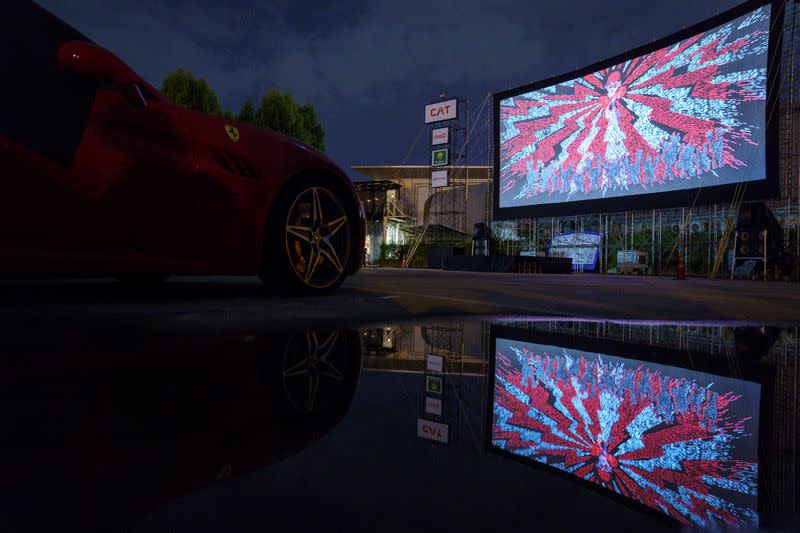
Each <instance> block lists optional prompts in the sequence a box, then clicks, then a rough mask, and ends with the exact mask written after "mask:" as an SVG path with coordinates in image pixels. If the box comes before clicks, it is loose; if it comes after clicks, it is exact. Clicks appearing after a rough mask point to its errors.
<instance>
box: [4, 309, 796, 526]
mask: <svg viewBox="0 0 800 533" xmlns="http://www.w3.org/2000/svg"><path fill="white" fill-rule="evenodd" d="M0 349H1V351H2V353H3V354H4V358H3V363H2V364H3V368H2V372H1V373H0V375H2V377H1V378H0V379H2V382H3V385H2V390H3V391H4V396H5V401H4V402H2V405H3V408H2V413H3V418H4V421H5V428H6V431H5V432H4V433H3V437H2V449H3V451H4V453H3V457H4V460H3V465H2V468H3V472H4V474H3V476H1V478H2V481H1V482H0V487H2V488H1V489H0V490H2V492H3V502H4V503H3V506H4V509H3V511H2V514H3V515H4V516H6V517H8V518H7V520H5V523H7V524H8V526H9V528H10V529H11V530H20V529H39V530H41V529H46V528H52V527H57V528H63V527H64V525H65V524H69V525H70V526H74V528H78V529H85V528H93V527H101V528H105V529H108V528H114V529H119V528H131V527H136V528H138V529H140V530H142V531H150V530H191V531H197V530H221V529H225V530H228V529H247V530H253V529H261V530H288V529H291V530H297V529H301V530H302V529H321V528H323V529H342V530H348V531H351V530H375V529H377V528H381V529H383V528H386V527H388V528H389V529H426V530H428V529H442V528H447V529H456V528H458V529H466V530H474V529H491V530H497V529H499V528H501V527H517V528H519V527H526V528H530V527H531V525H532V524H535V525H536V527H540V526H543V527H547V528H553V529H555V528H559V529H560V530H563V529H565V528H566V529H569V530H578V529H583V528H594V529H596V528H598V527H601V528H602V529H610V528H612V527H613V528H614V529H620V530H634V529H636V528H648V529H650V530H652V529H674V528H676V527H681V526H698V527H703V528H706V527H736V528H743V529H755V528H762V529H764V528H778V527H791V526H792V525H793V524H794V525H796V524H797V501H798V492H797V489H798V487H797V483H798V481H797V480H798V474H799V473H798V470H797V468H798V467H797V456H798V444H797V434H798V427H797V422H798V389H797V381H798V328H797V327H794V326H791V327H787V326H786V325H781V326H770V325H762V324H741V323H739V324H726V323H680V324H677V323H649V322H618V321H599V320H596V321H581V320H564V319H558V320H556V319H542V318H537V319H524V318H508V317H507V318H503V319H492V320H466V321H464V320H438V321H426V322H422V323H413V322H411V323H405V324H386V325H383V324H381V325H374V326H364V327H357V326H354V327H353V328H351V329H319V330H302V329H283V330H277V331H276V330H270V329H269V328H263V329H260V330H258V329H249V330H246V331H245V330H243V331H237V332H229V331H226V332H225V333H220V332H215V331H213V330H211V329H209V328H203V329H202V330H201V329H200V328H198V331H196V332H191V334H190V333H189V332H187V331H183V330H182V331H181V332H180V334H176V333H170V332H167V331H164V330H158V329H149V328H148V327H146V326H145V325H142V324H140V325H136V324H135V323H131V324H128V325H124V326H123V325H117V326H113V327H112V326H109V327H104V328H103V329H97V328H93V327H92V325H91V324H89V323H81V322H77V323H73V324H71V325H69V326H66V325H65V326H64V327H61V328H59V327H53V324H48V325H47V328H46V330H45V329H44V328H43V329H42V330H41V331H37V329H36V327H34V326H31V327H20V328H17V329H15V330H13V331H7V332H4V334H3V336H2V341H0ZM601 524H603V525H601ZM70 528H72V527H70Z"/></svg>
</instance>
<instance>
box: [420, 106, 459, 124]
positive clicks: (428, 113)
mask: <svg viewBox="0 0 800 533" xmlns="http://www.w3.org/2000/svg"><path fill="white" fill-rule="evenodd" d="M457 116H458V101H456V100H448V101H446V102H438V103H436V104H430V105H426V106H425V124H430V123H431V122H441V121H443V120H453V119H455V118H456V117H457Z"/></svg>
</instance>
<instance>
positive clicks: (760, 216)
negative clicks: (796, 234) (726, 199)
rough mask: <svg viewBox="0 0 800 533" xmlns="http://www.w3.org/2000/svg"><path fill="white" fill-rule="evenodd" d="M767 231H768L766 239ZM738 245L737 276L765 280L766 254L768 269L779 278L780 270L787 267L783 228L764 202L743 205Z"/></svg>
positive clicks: (740, 210)
mask: <svg viewBox="0 0 800 533" xmlns="http://www.w3.org/2000/svg"><path fill="white" fill-rule="evenodd" d="M764 231H766V232H767V233H766V238H765V235H764ZM735 242H736V248H735V249H734V251H733V255H734V259H733V274H734V275H735V276H737V277H761V276H762V275H763V274H764V265H763V262H764V257H765V254H766V258H767V266H768V270H769V271H770V272H772V271H773V270H774V271H775V275H776V276H778V275H779V273H778V271H783V270H785V268H786V267H787V265H784V263H785V262H786V261H785V260H786V257H784V256H785V254H784V253H783V228H781V225H780V223H779V222H778V219H777V218H775V215H773V214H772V211H770V210H769V208H768V207H767V206H766V205H765V204H764V203H763V202H748V203H746V204H742V205H741V207H740V208H739V217H738V219H737V221H736V241H735ZM773 267H774V268H773ZM770 275H771V274H770Z"/></svg>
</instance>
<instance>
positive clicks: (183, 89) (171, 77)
mask: <svg viewBox="0 0 800 533" xmlns="http://www.w3.org/2000/svg"><path fill="white" fill-rule="evenodd" d="M161 94H162V95H164V97H165V98H166V99H167V100H169V101H171V102H172V103H173V104H175V105H177V106H180V107H185V108H187V109H194V110H195V111H202V112H203V113H208V114H210V115H221V114H222V108H221V106H220V105H219V100H218V99H217V95H216V93H214V90H213V89H212V88H211V87H209V86H208V83H207V82H206V80H205V79H204V78H200V79H197V78H195V77H194V75H193V74H192V73H191V72H190V71H188V70H183V69H182V68H179V69H178V70H176V71H174V72H171V73H169V74H167V76H166V77H165V78H164V82H163V83H162V84H161Z"/></svg>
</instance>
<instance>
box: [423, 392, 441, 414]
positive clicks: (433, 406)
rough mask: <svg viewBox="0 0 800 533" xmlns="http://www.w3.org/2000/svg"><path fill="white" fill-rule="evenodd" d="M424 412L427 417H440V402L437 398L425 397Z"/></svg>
mask: <svg viewBox="0 0 800 533" xmlns="http://www.w3.org/2000/svg"><path fill="white" fill-rule="evenodd" d="M425 412H426V413H428V414H429V415H437V416H442V400H440V399H439V398H431V397H430V396H426V397H425Z"/></svg>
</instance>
